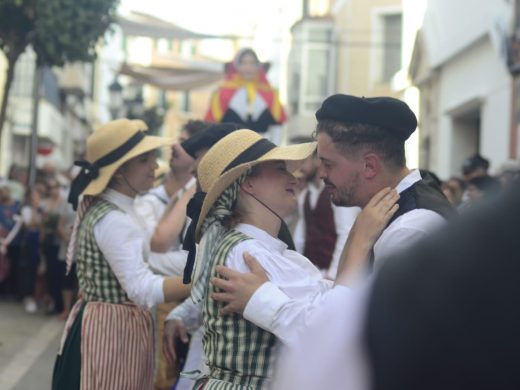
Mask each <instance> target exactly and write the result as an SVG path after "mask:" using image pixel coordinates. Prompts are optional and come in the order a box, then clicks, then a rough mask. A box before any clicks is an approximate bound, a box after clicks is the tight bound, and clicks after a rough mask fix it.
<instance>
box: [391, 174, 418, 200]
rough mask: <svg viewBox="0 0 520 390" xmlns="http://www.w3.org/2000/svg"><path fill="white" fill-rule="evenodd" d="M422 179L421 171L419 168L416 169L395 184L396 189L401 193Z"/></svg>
mask: <svg viewBox="0 0 520 390" xmlns="http://www.w3.org/2000/svg"><path fill="white" fill-rule="evenodd" d="M420 180H422V177H421V173H420V172H419V170H418V169H414V170H412V171H411V172H410V173H409V174H408V175H406V176H405V177H404V178H403V179H402V180H401V181H400V182H399V184H397V186H395V190H396V191H397V192H398V193H399V194H400V193H401V192H403V191H404V190H406V189H407V188H410V187H411V186H413V185H414V184H415V183H417V182H418V181H420Z"/></svg>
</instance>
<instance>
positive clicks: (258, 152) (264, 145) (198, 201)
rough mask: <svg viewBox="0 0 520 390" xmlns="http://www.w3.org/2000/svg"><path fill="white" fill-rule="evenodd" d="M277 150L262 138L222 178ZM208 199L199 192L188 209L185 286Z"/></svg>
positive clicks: (190, 271) (238, 157) (190, 272)
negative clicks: (239, 166)
mask: <svg viewBox="0 0 520 390" xmlns="http://www.w3.org/2000/svg"><path fill="white" fill-rule="evenodd" d="M274 148H276V145H275V144H273V143H272V142H271V141H269V140H267V139H265V138H262V139H260V140H258V141H257V142H255V143H254V144H253V145H251V146H250V147H249V148H247V149H246V150H244V151H243V152H242V153H240V154H239V155H238V156H237V157H235V159H234V160H233V161H231V162H230V163H229V164H228V165H227V166H226V168H224V170H223V171H222V173H221V174H220V176H222V175H223V174H224V173H226V172H227V171H229V170H231V169H233V168H235V167H237V166H238V165H240V164H244V163H247V162H250V161H255V160H257V159H259V158H260V157H262V156H263V155H264V154H266V153H267V152H269V151H270V150H272V149H274ZM205 197H206V193H205V192H197V193H195V195H194V196H193V198H191V199H190V201H189V203H188V206H187V207H186V214H187V215H188V217H190V218H191V223H190V226H189V227H188V230H187V231H186V236H185V237H184V242H183V244H182V249H184V250H186V251H188V259H187V260H186V266H185V267H184V273H183V278H182V282H183V283H184V284H189V283H190V282H191V274H192V272H193V266H194V264H195V254H196V245H195V229H196V228H197V224H198V221H199V217H200V211H201V209H202V204H203V203H204V199H205Z"/></svg>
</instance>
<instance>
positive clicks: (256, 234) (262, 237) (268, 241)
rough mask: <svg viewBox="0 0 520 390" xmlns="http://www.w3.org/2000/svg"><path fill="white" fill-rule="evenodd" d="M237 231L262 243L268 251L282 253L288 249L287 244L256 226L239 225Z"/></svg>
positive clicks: (236, 227)
mask: <svg viewBox="0 0 520 390" xmlns="http://www.w3.org/2000/svg"><path fill="white" fill-rule="evenodd" d="M235 230H238V231H239V232H241V233H244V234H245V235H247V236H249V237H251V238H254V239H256V240H258V241H260V242H261V243H262V244H264V246H266V247H267V249H272V250H276V251H277V252H280V253H282V252H283V251H284V250H286V249H287V244H286V243H285V242H283V241H281V240H279V239H278V238H275V237H273V236H271V235H270V234H269V233H267V232H266V231H265V230H262V229H260V228H257V227H256V226H254V225H250V224H247V223H239V224H238V225H237V226H235Z"/></svg>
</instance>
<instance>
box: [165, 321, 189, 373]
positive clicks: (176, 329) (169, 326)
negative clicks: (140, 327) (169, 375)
mask: <svg viewBox="0 0 520 390" xmlns="http://www.w3.org/2000/svg"><path fill="white" fill-rule="evenodd" d="M178 338H180V339H181V341H182V342H183V343H187V342H188V341H189V339H188V331H187V330H186V327H185V326H184V324H183V322H182V321H180V320H176V319H173V320H167V321H165V322H164V329H163V343H162V344H163V353H164V356H165V357H166V360H167V361H168V364H169V365H170V366H172V367H174V366H175V362H176V360H177V355H176V353H175V340H176V339H178Z"/></svg>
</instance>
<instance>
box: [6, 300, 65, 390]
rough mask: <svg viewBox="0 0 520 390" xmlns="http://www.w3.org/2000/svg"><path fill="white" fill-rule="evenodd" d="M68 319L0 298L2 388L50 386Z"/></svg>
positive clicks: (22, 389)
mask: <svg viewBox="0 0 520 390" xmlns="http://www.w3.org/2000/svg"><path fill="white" fill-rule="evenodd" d="M64 324H65V322H64V321H60V320H58V319H57V318H54V317H49V316H46V315H44V314H42V313H34V314H28V313H26V312H25V311H24V309H23V305H22V303H21V302H14V301H0V389H2V390H40V389H41V390H47V389H50V388H51V378H52V369H53V366H54V359H55V357H56V353H57V351H58V347H59V343H60V339H61V333H62V329H63V326H64Z"/></svg>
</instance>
